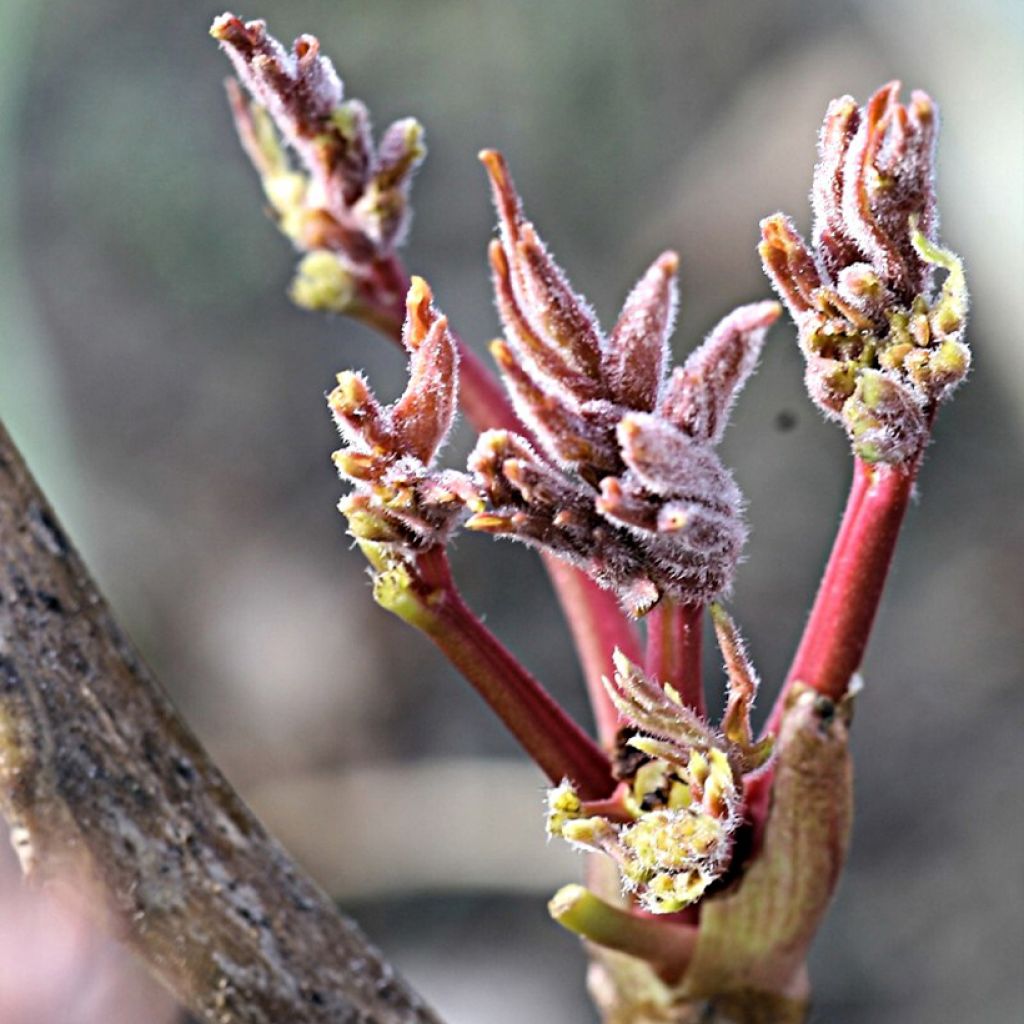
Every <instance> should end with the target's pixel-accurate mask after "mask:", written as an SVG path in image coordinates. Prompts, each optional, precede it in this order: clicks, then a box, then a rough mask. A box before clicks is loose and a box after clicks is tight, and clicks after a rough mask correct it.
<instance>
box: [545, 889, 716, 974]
mask: <svg viewBox="0 0 1024 1024" xmlns="http://www.w3.org/2000/svg"><path fill="white" fill-rule="evenodd" d="M548 911H549V912H550V914H551V916H552V917H553V918H554V919H555V920H556V921H557V922H558V923H559V924H560V925H561V926H562V927H563V928H567V929H568V930H569V931H571V932H575V933H576V934H577V935H581V936H582V937H583V938H585V939H587V940H588V941H589V942H593V943H596V944H597V945H599V946H604V947H605V948H606V949H614V950H616V951H618V952H619V953H628V954H629V955H630V956H635V957H638V958H639V959H641V960H646V961H647V962H648V963H649V964H650V965H651V966H652V967H653V968H654V969H655V971H657V973H658V975H659V976H660V977H661V979H662V980H663V981H665V982H667V983H669V984H671V983H672V982H675V981H678V980H679V978H681V977H682V975H683V972H684V971H685V970H686V968H687V966H688V965H689V963H690V960H691V959H692V958H693V953H694V950H695V949H696V947H697V929H696V928H695V927H693V926H692V925H685V924H670V923H668V922H665V921H659V920H657V919H655V918H653V917H647V916H643V915H640V914H635V913H630V912H629V911H628V910H623V909H622V908H620V907H614V906H612V905H611V904H610V903H605V901H604V900H602V899H600V898H599V897H597V896H595V895H594V894H593V893H592V892H591V891H590V890H589V889H585V888H584V887H583V886H582V885H566V886H563V887H562V888H561V889H559V890H558V892H557V893H555V895H554V897H553V898H552V899H551V901H550V902H549V903H548Z"/></svg>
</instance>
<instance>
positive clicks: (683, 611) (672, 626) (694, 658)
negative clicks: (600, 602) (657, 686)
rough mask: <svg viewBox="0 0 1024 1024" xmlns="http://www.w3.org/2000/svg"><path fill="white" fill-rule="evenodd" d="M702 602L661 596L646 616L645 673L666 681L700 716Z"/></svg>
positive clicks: (702, 699) (701, 711)
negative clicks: (682, 600)
mask: <svg viewBox="0 0 1024 1024" xmlns="http://www.w3.org/2000/svg"><path fill="white" fill-rule="evenodd" d="M703 618H704V605H702V604H681V603H679V602H676V601H670V600H668V599H662V600H661V601H660V602H659V603H658V604H657V605H655V607H654V609H653V610H652V611H651V612H650V613H649V614H648V616H647V659H646V666H645V667H646V670H647V674H648V675H649V676H650V677H651V678H652V679H654V680H656V681H657V682H659V683H661V684H662V685H665V684H666V683H668V684H669V685H670V686H672V687H673V688H674V689H675V690H676V691H677V692H678V693H679V696H680V697H682V699H683V703H684V704H685V705H686V706H687V707H688V708H692V709H693V710H694V711H696V712H697V714H698V715H700V716H701V717H702V718H703V717H704V714H705V709H704V685H703V682H702V679H701V623H702V620H703Z"/></svg>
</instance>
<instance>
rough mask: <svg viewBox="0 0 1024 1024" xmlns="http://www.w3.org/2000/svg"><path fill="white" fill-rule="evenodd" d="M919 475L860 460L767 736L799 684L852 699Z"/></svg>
mask: <svg viewBox="0 0 1024 1024" xmlns="http://www.w3.org/2000/svg"><path fill="white" fill-rule="evenodd" d="M916 473H917V465H916V463H915V464H914V465H912V466H910V467H909V468H905V469H904V468H900V467H897V466H885V465H871V464H869V463H866V462H864V461H862V460H861V459H857V460H855V462H854V472H853V483H852V485H851V487H850V495H849V498H848V499H847V503H846V510H845V511H844V513H843V520H842V523H841V524H840V527H839V532H838V533H837V535H836V540H835V544H834V545H833V548H832V554H831V556H830V557H829V560H828V565H827V566H826V568H825V575H824V577H823V578H822V581H821V586H820V587H819V589H818V595H817V597H816V598H815V601H814V607H813V608H812V610H811V615H810V618H809V619H808V621H807V625H806V627H805V628H804V633H803V637H802V639H801V641H800V646H799V647H798V649H797V652H796V657H795V658H794V659H793V664H792V667H791V668H790V670H789V674H788V676H787V678H786V685H785V686H784V687H783V690H782V692H781V693H780V694H779V697H778V699H777V700H776V702H775V706H774V707H773V708H772V713H771V715H770V717H769V720H768V724H767V726H766V731H769V732H775V731H776V730H777V729H778V725H779V721H780V719H781V716H782V712H783V709H784V707H785V705H786V701H787V700H788V697H789V693H790V691H791V689H792V687H793V686H794V684H796V683H798V682H800V683H805V684H806V685H808V686H810V687H813V688H814V689H815V690H817V691H818V692H819V693H822V694H824V695H825V696H827V697H830V698H832V699H833V700H839V699H840V698H842V696H843V695H844V694H845V693H846V690H847V687H848V686H849V684H850V680H851V679H852V678H853V674H854V673H855V672H856V671H857V669H858V667H859V666H860V663H861V660H862V659H863V657H864V650H865V648H866V647H867V643H868V637H869V635H870V632H871V626H872V624H873V623H874V620H875V614H876V612H877V611H878V605H879V602H880V601H881V598H882V590H883V589H884V587H885V580H886V576H887V575H888V572H889V566H890V564H891V562H892V555H893V551H894V549H895V547H896V539H897V537H898V536H899V531H900V526H901V524H902V522H903V517H904V514H905V513H906V510H907V505H908V503H909V501H910V496H911V493H912V491H913V486H914V479H915V477H916Z"/></svg>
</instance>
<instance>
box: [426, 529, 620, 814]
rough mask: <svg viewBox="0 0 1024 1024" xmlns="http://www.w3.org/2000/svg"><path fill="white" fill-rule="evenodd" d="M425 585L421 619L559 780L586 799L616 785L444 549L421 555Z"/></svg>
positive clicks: (595, 748)
mask: <svg viewBox="0 0 1024 1024" xmlns="http://www.w3.org/2000/svg"><path fill="white" fill-rule="evenodd" d="M416 565H417V569H418V580H417V584H418V585H422V586H423V587H425V588H426V598H425V600H424V601H423V605H422V608H423V612H422V614H421V615H417V616H416V620H415V624H416V625H418V626H419V627H420V628H421V629H423V630H424V632H426V633H427V635H428V636H429V637H430V638H431V640H433V641H434V643H435V644H437V646H438V647H439V648H440V649H441V650H442V651H443V652H444V654H445V656H446V657H447V658H448V660H449V661H450V662H451V663H452V664H453V665H454V666H455V667H456V668H457V669H458V670H459V671H460V672H461V673H462V674H463V675H464V676H465V677H466V679H467V680H468V681H469V682H470V683H471V684H472V685H473V687H474V688H475V689H476V691H477V692H478V693H479V694H480V696H481V697H483V699H484V700H485V701H486V702H487V704H488V705H489V706H490V708H491V710H492V711H494V712H495V714H497V716H498V717H499V718H500V719H501V720H502V721H503V722H504V723H505V725H506V726H507V727H508V729H509V731H510V732H511V733H512V735H513V736H515V738H516V739H517V740H518V741H519V743H520V744H521V745H522V747H523V749H524V750H525V751H526V752H527V754H529V755H530V757H531V758H532V759H533V760H534V761H535V762H536V763H537V764H538V765H539V766H540V768H541V770H542V771H543V772H544V773H545V774H546V775H547V777H548V778H549V779H550V780H551V781H552V782H554V783H558V782H561V781H562V779H565V778H568V779H570V780H571V781H572V783H573V784H574V785H575V787H576V789H577V791H578V792H579V794H580V796H581V797H582V798H583V799H584V800H599V799H602V798H604V797H607V796H609V795H610V794H611V792H612V791H613V790H614V789H615V786H616V780H615V779H614V778H613V777H612V773H611V763H610V762H609V760H608V757H607V756H606V755H605V753H604V752H603V751H602V750H601V749H600V747H598V746H597V744H596V743H595V742H594V741H593V740H592V739H591V738H590V737H589V736H588V735H587V734H586V733H585V732H584V731H583V730H582V729H581V728H580V727H579V726H578V725H577V724H576V723H575V722H574V721H573V720H572V719H571V718H569V716H568V715H567V714H566V713H565V711H563V710H562V708H561V707H560V706H559V705H558V703H557V702H556V701H555V700H553V699H552V697H551V696H550V695H549V694H548V693H547V691H546V690H545V689H544V688H543V687H542V686H541V684H540V683H539V682H537V680H536V679H534V678H533V676H531V675H530V674H529V672H527V671H526V669H525V668H523V666H522V665H520V664H519V662H518V661H516V659H515V658H514V657H513V656H512V655H511V654H510V653H509V652H508V650H506V649H505V647H504V646H502V644H501V643H500V642H499V641H498V639H497V638H496V637H495V636H494V634H492V633H491V632H490V631H489V630H488V629H487V628H486V627H485V626H484V624H483V623H482V622H481V621H480V620H479V619H478V618H477V617H476V616H475V615H474V614H473V612H472V611H471V610H470V608H469V607H468V606H467V605H466V603H465V602H464V601H463V600H462V596H461V595H460V594H459V592H458V590H457V588H456V586H455V582H454V580H453V579H452V575H451V568H450V566H449V564H448V559H447V556H446V555H445V553H444V549H443V548H432V549H431V550H429V551H427V552H425V553H424V554H422V555H420V556H419V557H418V558H417V560H416Z"/></svg>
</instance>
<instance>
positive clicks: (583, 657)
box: [544, 555, 640, 749]
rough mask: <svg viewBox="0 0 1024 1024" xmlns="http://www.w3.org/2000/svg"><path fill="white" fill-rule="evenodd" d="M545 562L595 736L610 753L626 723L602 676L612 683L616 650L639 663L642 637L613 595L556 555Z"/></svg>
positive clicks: (547, 558)
mask: <svg viewBox="0 0 1024 1024" xmlns="http://www.w3.org/2000/svg"><path fill="white" fill-rule="evenodd" d="M544 564H545V566H546V567H547V570H548V575H549V576H550V577H551V582H552V583H553V584H554V587H555V591H556V592H557V594H558V597H559V600H560V602H561V605H562V609H563V611H564V613H565V619H566V622H568V624H569V629H570V630H571V632H572V638H573V640H574V642H575V644H576V652H577V654H578V655H579V659H580V665H581V666H582V668H583V678H584V680H585V681H586V684H587V694H588V695H589V697H590V705H591V707H592V708H593V712H594V722H595V724H596V726H597V735H598V736H599V737H600V739H601V742H602V743H603V744H604V745H605V746H606V747H607V748H609V749H611V748H612V747H613V746H614V745H615V740H616V737H617V735H618V732H619V729H621V728H622V726H623V725H624V724H625V722H624V720H623V719H622V718H621V717H620V716H619V713H618V711H616V710H615V705H614V704H612V701H611V698H610V697H609V696H608V691H607V690H605V688H604V684H603V683H602V682H601V679H602V678H603V677H604V676H607V677H608V678H609V679H610V678H612V676H613V675H614V674H615V667H614V665H613V664H612V653H613V652H614V651H615V649H616V648H618V649H619V650H620V651H622V653H623V654H624V655H626V657H627V658H629V660H630V661H632V662H634V663H638V662H639V661H640V638H639V636H638V635H637V631H636V628H635V627H634V626H633V624H632V623H631V622H630V621H629V620H628V619H627V618H626V617H625V615H623V613H622V609H621V608H620V607H619V602H618V599H617V598H616V597H615V595H614V594H612V593H611V592H610V591H608V590H604V589H603V588H601V587H599V586H598V585H597V584H596V583H595V582H594V581H593V580H592V579H591V578H590V577H589V576H587V575H586V574H585V573H582V572H580V571H579V570H578V569H574V568H573V567H572V566H571V565H566V563H565V562H562V561H560V560H559V559H557V558H555V557H554V556H553V555H544Z"/></svg>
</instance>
